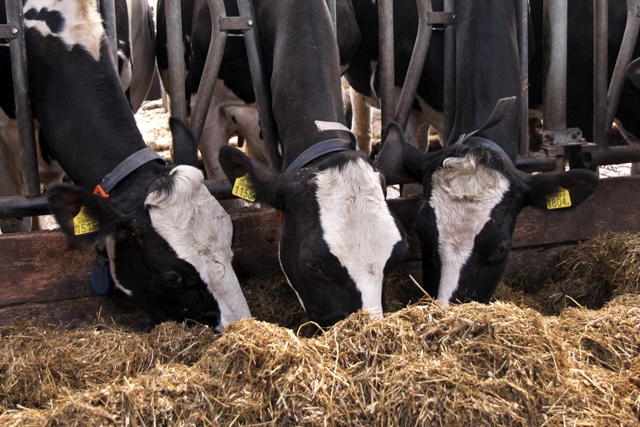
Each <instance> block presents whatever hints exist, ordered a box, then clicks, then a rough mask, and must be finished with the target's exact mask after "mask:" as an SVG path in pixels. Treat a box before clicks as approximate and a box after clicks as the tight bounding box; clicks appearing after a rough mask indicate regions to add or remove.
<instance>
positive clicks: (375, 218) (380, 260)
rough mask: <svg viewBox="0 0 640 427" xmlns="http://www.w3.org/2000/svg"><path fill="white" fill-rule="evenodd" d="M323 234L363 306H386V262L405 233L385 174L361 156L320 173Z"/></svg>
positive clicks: (370, 308)
mask: <svg viewBox="0 0 640 427" xmlns="http://www.w3.org/2000/svg"><path fill="white" fill-rule="evenodd" d="M316 184H317V190H316V198H317V201H318V205H319V208H320V224H321V227H322V234H323V238H324V240H325V242H326V244H327V246H328V247H329V250H330V252H331V253H332V254H333V255H334V256H335V257H336V258H338V260H339V261H340V263H341V264H342V265H343V266H344V267H345V268H346V269H347V271H348V272H349V276H350V277H351V279H352V280H353V281H354V282H355V284H356V287H357V288H358V290H359V291H360V293H361V294H362V302H363V308H364V309H368V310H372V311H382V307H381V295H382V279H383V272H384V267H385V264H386V262H387V260H388V259H389V257H390V256H391V253H392V251H393V248H394V246H395V245H396V243H398V242H399V241H400V240H401V239H402V235H401V234H400V231H399V230H398V226H397V224H396V222H395V220H394V218H393V216H392V215H391V212H390V211H389V207H388V206H387V203H386V200H385V197H384V193H383V190H382V185H381V181H380V175H379V173H378V172H376V171H375V170H374V169H373V167H372V166H371V165H370V164H369V163H368V162H366V161H365V160H364V159H361V158H354V159H351V160H350V161H349V162H348V163H347V164H346V165H343V166H341V167H335V168H329V169H325V170H323V171H321V172H318V174H317V176H316Z"/></svg>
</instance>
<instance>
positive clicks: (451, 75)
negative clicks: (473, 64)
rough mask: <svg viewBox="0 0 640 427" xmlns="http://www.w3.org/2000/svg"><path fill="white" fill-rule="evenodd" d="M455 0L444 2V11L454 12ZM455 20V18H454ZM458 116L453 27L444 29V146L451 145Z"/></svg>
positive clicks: (445, 0) (454, 34)
mask: <svg viewBox="0 0 640 427" xmlns="http://www.w3.org/2000/svg"><path fill="white" fill-rule="evenodd" d="M454 10H455V0H444V11H445V12H453V11H454ZM454 19H455V17H454ZM455 116H456V31H455V27H454V26H453V25H449V26H446V27H445V28H444V135H441V136H443V137H444V138H443V143H444V145H449V136H450V135H451V130H452V129H453V122H454V120H455Z"/></svg>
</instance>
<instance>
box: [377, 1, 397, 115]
mask: <svg viewBox="0 0 640 427" xmlns="http://www.w3.org/2000/svg"><path fill="white" fill-rule="evenodd" d="M378 26H379V28H380V114H381V119H382V126H383V127H384V126H386V125H387V124H389V123H390V122H392V121H393V120H394V116H395V111H396V99H395V98H396V97H395V60H394V55H395V52H394V46H393V0H379V3H378Z"/></svg>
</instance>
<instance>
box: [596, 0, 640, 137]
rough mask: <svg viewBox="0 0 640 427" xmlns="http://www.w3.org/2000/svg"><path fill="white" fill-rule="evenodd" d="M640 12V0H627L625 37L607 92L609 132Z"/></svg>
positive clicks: (639, 21) (624, 78)
mask: <svg viewBox="0 0 640 427" xmlns="http://www.w3.org/2000/svg"><path fill="white" fill-rule="evenodd" d="M639 14H640V0H627V26H626V27H625V30H624V37H623V38H622V45H621V46H620V53H618V60H617V61H616V68H615V69H614V71H613V77H612V78H611V84H610V86H609V92H608V93H607V124H606V127H605V130H606V131H607V132H610V131H611V127H612V126H613V120H614V119H615V116H616V112H617V110H618V104H620V97H621V96H622V87H623V86H624V81H625V80H626V78H627V76H626V71H627V67H628V66H629V63H630V62H631V57H632V56H633V49H634V47H635V45H636V41H637V40H638V31H640V15H639Z"/></svg>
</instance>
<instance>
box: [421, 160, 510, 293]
mask: <svg viewBox="0 0 640 427" xmlns="http://www.w3.org/2000/svg"><path fill="white" fill-rule="evenodd" d="M508 190H509V181H508V180H507V178H505V177H504V175H502V174H501V173H500V172H498V171H496V170H494V169H491V168H489V167H487V166H485V165H482V164H480V163H479V162H478V161H477V159H476V158H475V157H474V156H467V157H462V158H459V157H456V158H448V159H446V160H445V161H444V164H443V167H441V168H439V169H438V170H437V171H436V172H435V173H434V174H433V176H432V192H431V198H430V200H429V204H430V206H431V207H432V208H433V210H434V211H435V215H436V222H437V227H438V235H439V237H438V238H439V241H438V252H439V255H440V261H441V264H442V271H441V276H440V288H439V291H438V301H440V302H441V303H442V304H443V305H448V304H449V302H450V301H449V300H450V299H451V297H452V295H453V293H454V292H455V291H456V289H457V287H458V283H459V280H460V273H461V271H462V268H463V267H464V265H465V263H466V262H467V260H468V259H469V257H470V256H471V252H472V251H473V245H474V241H475V238H476V236H477V235H478V233H480V231H481V230H482V228H483V227H484V225H485V224H486V223H487V221H489V219H490V217H491V211H492V210H493V208H494V207H495V206H496V205H497V204H498V203H500V201H501V200H502V198H503V196H504V194H505V193H506V192H507V191H508Z"/></svg>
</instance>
